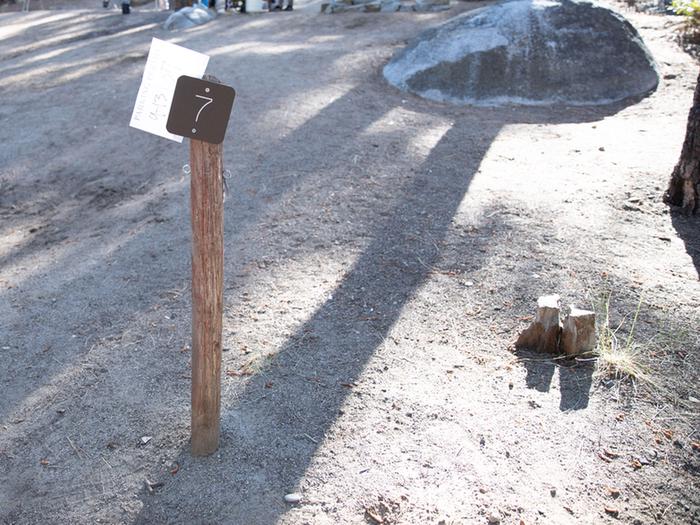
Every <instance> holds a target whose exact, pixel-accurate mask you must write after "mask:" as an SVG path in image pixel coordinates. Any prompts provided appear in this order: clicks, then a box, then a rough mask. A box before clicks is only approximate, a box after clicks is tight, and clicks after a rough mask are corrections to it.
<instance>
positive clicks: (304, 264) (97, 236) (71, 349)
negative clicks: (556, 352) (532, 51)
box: [0, 3, 700, 525]
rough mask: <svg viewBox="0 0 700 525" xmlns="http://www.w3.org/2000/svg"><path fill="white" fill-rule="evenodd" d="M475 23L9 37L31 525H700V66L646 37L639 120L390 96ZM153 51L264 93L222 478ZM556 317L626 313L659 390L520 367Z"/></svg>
mask: <svg viewBox="0 0 700 525" xmlns="http://www.w3.org/2000/svg"><path fill="white" fill-rule="evenodd" d="M478 5H483V4H478V3H470V4H460V5H458V6H455V7H453V9H451V10H450V11H448V12H444V13H440V14H424V15H417V14H412V13H397V14H346V15H333V16H326V15H315V14H310V13H309V12H304V11H302V12H292V13H278V14H262V15H257V16H238V15H232V16H222V17H219V18H218V19H217V20H216V21H215V22H213V23H211V24H209V25H206V26H203V27H199V28H194V29H191V30H187V31H184V32H180V33H167V32H164V31H163V30H162V29H161V28H160V26H159V24H160V23H161V22H162V21H163V19H164V16H165V15H164V14H163V13H158V12H155V11H153V10H150V11H149V10H145V9H144V10H139V9H135V10H134V12H133V13H132V15H129V16H128V17H123V16H122V15H120V14H119V13H118V12H116V11H101V10H100V9H99V8H98V7H97V6H96V8H95V9H92V10H80V11H72V10H61V11H34V12H30V13H28V14H22V13H4V14H0V39H1V40H0V42H1V43H2V47H1V48H0V79H1V81H0V118H1V120H2V123H3V125H2V126H1V127H0V359H1V362H2V367H0V521H1V522H2V523H8V524H13V523H21V524H30V523H31V524H33V523H70V524H83V523H85V524H87V523H91V524H92V523H182V524H191V523H198V524H199V523H202V524H203V523H212V524H213V523H227V524H251V525H254V524H273V523H278V524H307V523H308V524H339V523H378V522H382V523H385V524H395V523H402V524H436V525H437V524H439V523H444V524H471V523H477V524H478V523H487V522H489V521H490V522H491V523H497V522H499V521H500V522H501V523H504V524H506V523H507V524H511V523H512V524H526V525H530V524H534V523H541V524H567V523H584V524H589V523H617V522H621V523H630V524H632V523H633V524H648V523H664V524H675V523H688V524H698V523H700V496H699V495H698V489H699V482H700V477H699V476H700V452H699V451H698V450H697V448H694V445H693V443H695V446H697V442H698V441H700V432H699V429H698V424H699V421H700V418H698V408H699V405H700V392H698V376H699V373H698V363H699V361H700V360H699V359H698V350H699V348H698V346H699V344H698V334H697V326H698V304H700V283H699V281H698V268H700V228H699V225H700V222H698V219H686V218H683V217H679V216H676V215H673V214H671V213H669V210H668V209H667V208H666V207H665V206H664V205H663V204H662V202H661V196H662V193H663V190H664V189H665V187H666V182H667V177H668V176H669V174H670V172H671V170H672V168H673V165H674V163H675V161H676V159H677V156H678V154H679V152H680V147H681V144H682V139H683V134H684V130H685V122H686V116H687V112H688V109H689V107H690V102H691V98H692V90H693V88H694V83H695V79H696V77H697V71H698V65H697V63H696V62H694V61H693V59H692V58H690V57H689V56H688V55H686V54H684V53H683V52H682V51H681V50H680V49H679V47H678V46H677V45H676V43H675V41H674V35H675V33H674V27H672V25H673V24H677V22H678V21H677V20H674V19H673V18H669V17H662V16H653V15H648V14H636V13H634V12H627V11H625V15H626V16H628V17H629V18H630V20H631V21H632V22H633V23H634V24H635V25H636V27H637V28H639V30H640V32H641V34H642V35H643V37H644V39H645V41H646V43H647V45H648V46H649V47H650V49H651V51H652V53H653V54H654V56H655V58H656V60H657V62H658V67H659V72H660V76H661V78H662V80H661V82H660V85H659V89H658V90H657V91H656V92H655V93H654V94H653V95H651V96H649V97H648V98H645V99H643V100H641V101H636V102H629V103H627V104H620V105H618V106H615V107H606V108H574V109H572V108H554V109H552V108H539V109H527V108H517V107H513V108H500V109H498V108H479V109H474V108H469V107H462V108H456V107H452V106H447V105H442V104H437V103H432V102H428V101H425V100H421V99H419V98H417V97H414V96H411V95H407V94H405V93H400V92H398V91H396V90H395V89H393V88H391V87H389V86H388V85H386V84H385V82H384V81H383V79H382V77H381V68H382V66H383V64H385V63H386V62H387V61H388V60H389V58H390V57H391V55H392V53H393V52H394V51H395V50H397V49H399V48H400V47H401V46H402V45H403V44H404V42H405V41H406V40H407V39H409V38H411V37H412V36H414V35H416V34H417V33H418V32H420V31H421V30H423V29H424V28H426V27H428V26H430V25H432V24H435V23H438V22H439V21H441V20H444V19H447V18H449V17H451V16H454V15H455V14H456V13H457V12H459V11H461V10H464V9H470V8H473V7H475V6H478ZM619 9H622V8H619ZM154 36H155V37H158V38H163V39H168V40H171V41H173V42H175V43H180V44H182V45H185V46H187V47H189V48H192V49H195V50H198V51H201V52H204V53H207V54H209V55H210V56H211V61H210V65H209V69H208V71H209V72H211V73H212V74H215V75H216V76H218V77H219V78H220V79H221V80H222V81H224V82H226V83H228V84H230V85H232V86H234V87H235V88H236V90H237V92H238V97H237V100H236V104H235V107H234V112H233V115H232V118H231V124H230V127H229V131H228V135H227V138H226V142H225V164H226V166H227V168H228V169H230V170H231V172H232V179H231V182H230V188H231V194H230V196H229V198H228V199H227V201H226V217H225V230H226V241H225V246H226V253H225V257H226V262H225V275H226V277H225V311H224V347H225V352H224V354H223V360H224V363H223V369H224V370H225V371H226V372H227V373H225V374H224V377H223V379H222V382H223V386H222V440H221V446H220V449H219V451H218V452H217V453H216V454H214V455H213V456H211V457H209V458H204V459H202V458H193V457H191V455H190V453H189V443H188V438H189V385H190V372H189V369H190V353H189V330H190V320H189V312H190V298H189V293H190V284H189V271H190V266H189V249H190V248H189V246H190V244H189V243H190V233H189V208H188V192H189V188H188V185H189V182H188V179H187V177H186V176H185V175H184V174H183V171H182V166H183V165H184V164H185V163H186V162H187V154H188V148H187V145H186V144H182V145H179V144H176V143H174V142H170V141H166V140H164V139H160V138H158V137H155V136H151V135H148V134H145V133H143V132H139V131H137V130H133V129H130V128H129V127H128V122H129V118H130V115H131V110H132V107H133V103H134V100H135V96H136V91H137V89H138V85H139V82H140V78H141V74H142V72H143V67H144V64H145V57H146V54H147V52H148V47H149V44H150V40H151V38H152V37H154ZM544 293H559V294H560V295H561V296H562V301H563V302H564V304H569V303H575V304H576V305H578V306H583V307H588V306H590V305H591V304H594V303H596V302H597V300H598V299H599V298H600V297H605V296H607V295H610V297H611V300H610V317H611V319H610V324H611V326H612V327H617V326H618V325H620V324H621V327H620V329H619V332H618V337H619V339H620V341H621V342H622V343H623V344H624V343H625V341H626V340H627V338H628V337H629V335H630V333H631V339H630V341H633V342H634V343H635V344H636V345H638V348H639V352H640V356H639V358H640V359H641V361H642V362H643V363H646V364H647V365H648V366H650V367H651V374H652V378H653V380H654V383H655V385H654V386H650V385H648V384H645V383H635V384H631V383H630V382H629V381H626V380H623V379H615V378H607V377H605V376H603V375H601V374H599V373H597V372H596V367H595V362H593V361H590V360H579V361H566V360H561V359H551V358H548V357H546V356H542V355H535V354H530V353H526V352H525V353H519V354H516V353H513V352H512V350H511V348H510V345H511V343H512V341H513V340H514V339H515V337H516V336H517V334H518V332H519V331H520V330H522V329H523V328H524V327H525V326H527V324H528V323H527V318H528V316H530V315H532V314H533V313H534V310H535V302H536V298H537V297H538V295H541V294H544ZM640 301H641V302H640ZM638 305H639V318H638V320H637V323H636V324H635V326H634V330H633V331H632V318H633V315H634V312H635V310H636V309H637V306H638ZM601 322H602V317H599V324H601ZM149 438H150V439H149ZM290 492H299V493H301V494H302V495H303V499H302V501H301V503H299V504H296V505H290V504H287V503H285V502H284V499H283V497H284V495H285V494H287V493H290Z"/></svg>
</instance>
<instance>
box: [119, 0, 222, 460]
mask: <svg viewBox="0 0 700 525" xmlns="http://www.w3.org/2000/svg"><path fill="white" fill-rule="evenodd" d="M125 1H128V0H125ZM208 61H209V57H208V56H206V55H203V54H201V53H197V52H196V51H192V50H191V49H186V48H184V47H181V46H177V45H175V44H171V43H169V42H164V41H162V40H159V39H157V38H154V39H153V40H152V42H151V49H150V51H149V53H148V59H147V60H146V67H145V69H144V72H143V79H142V80H141V86H139V92H138V94H137V96H136V103H135V104H134V111H133V113H132V115H131V122H130V123H129V125H130V126H131V127H134V128H137V129H140V130H143V131H146V132H148V133H153V134H154V135H158V136H160V137H164V138H167V139H169V140H174V141H175V142H182V140H183V137H189V138H190V139H191V140H190V174H191V181H190V189H191V191H190V205H191V211H192V403H191V408H192V414H191V421H192V430H191V433H192V454H193V455H194V456H205V455H208V454H211V453H213V452H214V451H215V450H216V449H217V448H218V446H219V418H220V414H221V336H222V333H221V329H222V321H223V300H224V209H223V204H224V181H223V141H224V137H225V135H226V128H227V127H228V119H229V116H230V115H231V109H232V107H233V100H234V98H235V96H236V92H235V91H234V90H233V88H231V87H230V86H226V85H224V84H221V83H219V81H218V80H217V79H216V78H214V77H211V76H205V77H204V79H202V78H200V77H201V76H202V75H204V71H205V70H206V66H207V63H208ZM190 75H195V76H190ZM168 106H169V107H170V110H169V111H168Z"/></svg>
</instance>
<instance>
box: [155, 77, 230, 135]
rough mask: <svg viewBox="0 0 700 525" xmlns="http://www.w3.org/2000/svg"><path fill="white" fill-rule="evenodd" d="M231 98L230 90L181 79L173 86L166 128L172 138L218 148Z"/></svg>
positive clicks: (211, 84) (223, 132)
mask: <svg viewBox="0 0 700 525" xmlns="http://www.w3.org/2000/svg"><path fill="white" fill-rule="evenodd" d="M235 97H236V92H235V91H234V90H233V88H232V87H230V86H226V85H224V84H217V83H216V82H209V81H207V80H201V79H199V78H194V77H188V76H181V77H180V78H178V79H177V84H176V85H175V94H174V95H173V103H172V105H171V106H170V114H169V115H168V123H167V124H166V128H167V130H168V131H169V132H170V133H173V134H175V135H180V136H182V137H189V138H191V139H196V140H202V141H204V142H210V143H212V144H220V143H221V142H223V141H224V136H225V135H226V127H227V126H228V119H229V117H230V116H231V108H232V107H233V99H234V98H235Z"/></svg>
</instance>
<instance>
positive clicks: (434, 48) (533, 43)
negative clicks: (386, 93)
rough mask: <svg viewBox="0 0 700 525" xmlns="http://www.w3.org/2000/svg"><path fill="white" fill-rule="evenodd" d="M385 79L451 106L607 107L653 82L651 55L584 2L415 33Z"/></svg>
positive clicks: (632, 33)
mask: <svg viewBox="0 0 700 525" xmlns="http://www.w3.org/2000/svg"><path fill="white" fill-rule="evenodd" d="M384 76H385V77H386V79H387V80H388V81H389V82H390V83H392V84H393V85H395V86H397V87H398V88H400V89H402V90H405V91H410V92H413V93H416V94H418V95H421V96H423V97H425V98H429V99H432V100H438V101H446V102H453V103H457V104H475V105H499V104H525V105H544V104H575V105H592V104H607V103H611V102H614V101H618V100H622V99H625V98H627V97H632V96H639V95H645V94H648V93H649V92H651V91H653V90H654V89H655V88H656V86H657V84H658V80H659V79H658V74H657V72H656V67H655V64H654V60H653V58H652V57H651V54H650V53H649V51H648V50H647V48H646V47H645V46H644V43H643V42H642V40H641V38H640V37H639V34H638V33H637V31H636V30H635V29H634V27H632V25H631V24H630V23H629V22H627V20H625V19H624V18H623V17H622V16H621V15H619V14H617V13H614V12H613V11H610V10H609V9H606V8H604V7H599V6H596V5H592V4H590V3H584V2H575V1H571V0H563V1H560V2H555V1H550V0H513V1H509V2H504V3H500V4H496V5H493V6H489V7H485V8H482V9H477V10H474V11H470V12H468V13H464V14H462V15H460V16H457V17H455V18H453V19H451V20H449V21H448V22H446V23H445V24H442V25H441V26H438V27H436V28H433V29H429V30H427V31H425V32H424V33H422V34H421V35H420V36H419V37H418V38H417V39H416V40H415V41H413V42H412V43H410V44H409V45H408V46H407V47H406V48H405V49H403V50H402V51H400V52H399V53H398V54H397V55H395V56H394V58H393V59H392V60H391V61H390V62H389V63H388V64H387V65H386V66H385V67H384Z"/></svg>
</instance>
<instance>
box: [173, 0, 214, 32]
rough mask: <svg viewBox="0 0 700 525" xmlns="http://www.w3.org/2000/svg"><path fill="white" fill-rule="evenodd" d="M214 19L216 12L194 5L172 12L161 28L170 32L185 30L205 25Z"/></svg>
mask: <svg viewBox="0 0 700 525" xmlns="http://www.w3.org/2000/svg"><path fill="white" fill-rule="evenodd" d="M215 18H216V11H215V10H214V9H207V8H206V7H204V6H202V5H201V4H195V5H193V6H191V7H183V8H182V9H180V10H179V11H176V12H174V13H173V14H172V15H170V16H169V17H168V19H167V20H166V21H165V23H164V24H163V28H164V29H168V30H170V31H174V30H178V29H187V28H189V27H194V26H198V25H202V24H206V23H207V22H211V21H212V20H214V19H215Z"/></svg>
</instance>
